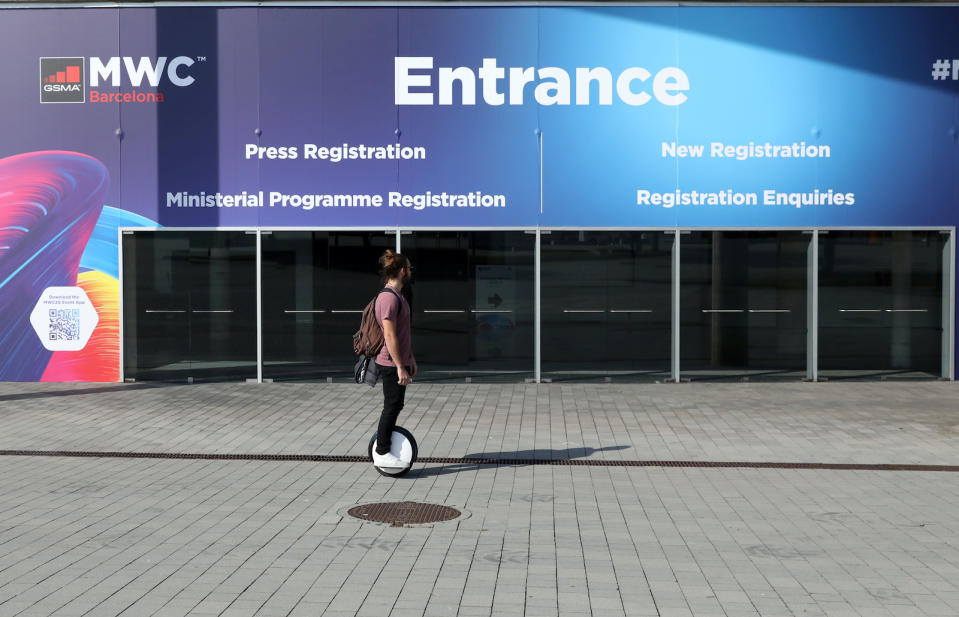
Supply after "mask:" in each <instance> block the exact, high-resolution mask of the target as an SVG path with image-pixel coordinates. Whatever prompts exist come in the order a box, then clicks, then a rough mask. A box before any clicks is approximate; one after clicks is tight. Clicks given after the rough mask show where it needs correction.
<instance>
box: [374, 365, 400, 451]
mask: <svg viewBox="0 0 959 617" xmlns="http://www.w3.org/2000/svg"><path fill="white" fill-rule="evenodd" d="M377 366H378V367H379V369H380V379H381V380H383V413H381V414H380V425H379V427H378V428H377V430H376V453H377V454H386V453H387V452H389V451H390V441H391V437H392V435H393V429H394V428H395V427H396V418H398V417H399V415H400V411H402V410H403V403H404V402H405V400H406V386H401V385H400V376H399V374H398V373H397V371H396V367H395V366H383V365H382V364H377Z"/></svg>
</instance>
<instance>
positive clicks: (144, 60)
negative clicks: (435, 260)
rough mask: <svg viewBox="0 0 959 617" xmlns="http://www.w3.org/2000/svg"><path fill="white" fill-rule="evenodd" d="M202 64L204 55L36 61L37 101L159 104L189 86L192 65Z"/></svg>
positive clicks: (191, 83) (93, 57)
mask: <svg viewBox="0 0 959 617" xmlns="http://www.w3.org/2000/svg"><path fill="white" fill-rule="evenodd" d="M205 62H206V56H196V57H191V56H176V57H175V58H168V57H167V56H158V57H149V56H141V57H138V58H137V57H132V56H114V57H112V58H106V59H104V58H98V57H96V56H91V57H90V58H84V57H79V58H51V57H47V58H40V102H41V103H87V102H89V103H162V102H164V100H165V99H166V97H167V95H169V94H170V93H171V92H175V91H177V90H179V89H181V88H186V87H188V86H191V85H193V83H194V82H195V81H196V79H195V78H194V77H193V75H192V71H193V68H192V67H193V65H194V64H197V63H201V64H202V63H205ZM121 88H123V89H122V90H121Z"/></svg>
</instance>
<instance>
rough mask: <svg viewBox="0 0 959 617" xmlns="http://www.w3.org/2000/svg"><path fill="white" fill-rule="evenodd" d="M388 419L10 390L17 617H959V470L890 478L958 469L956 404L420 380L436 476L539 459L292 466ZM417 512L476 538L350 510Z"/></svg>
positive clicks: (417, 402) (262, 391)
mask: <svg viewBox="0 0 959 617" xmlns="http://www.w3.org/2000/svg"><path fill="white" fill-rule="evenodd" d="M381 400H382V399H381V394H380V390H379V388H377V389H376V390H371V389H369V388H366V387H364V386H356V385H345V384H262V385H257V384H239V383H236V384H194V385H151V384H36V383H29V384H15V383H0V450H2V451H4V452H3V454H2V455H0V495H2V499H0V616H3V617H14V616H46V615H63V616H80V615H90V616H114V615H125V616H131V617H140V616H154V615H155V616H158V617H159V616H178V615H198V616H200V615H202V616H213V615H222V616H224V617H230V616H236V617H241V616H253V615H263V616H290V617H297V616H305V617H314V616H320V615H327V616H330V617H334V616H335V617H339V616H353V615H358V616H362V617H367V616H368V617H380V616H383V617H385V616H387V615H392V616H395V617H406V616H410V617H413V616H416V617H434V616H435V617H451V616H455V615H462V616H464V617H474V616H496V617H499V616H513V615H515V616H520V615H526V616H530V617H537V616H543V617H555V616H558V615H560V616H570V617H585V616H587V615H590V616H596V617H616V616H622V615H628V616H642V617H652V616H664V617H665V616H677V617H679V616H683V617H687V616H691V615H695V616H703V617H706V616H715V617H718V616H728V617H740V616H743V617H745V616H756V615H761V616H763V617H767V616H768V617H775V616H795V617H800V616H802V617H813V616H823V615H825V616H836V617H840V616H841V617H846V616H853V615H862V616H868V617H873V616H876V617H890V616H894V617H911V616H943V617H945V616H952V617H954V616H956V615H959V516H957V512H959V473H956V472H955V471H948V470H947V471H919V470H915V469H911V470H908V469H907V470H904V471H892V470H887V469H883V468H881V467H871V466H878V465H888V464H895V465H906V466H909V465H942V466H957V469H959V386H957V385H956V384H954V383H948V382H902V383H891V382H885V383H879V382H874V383H866V382H842V383H840V382H830V383H818V384H814V383H792V384H783V383H779V384H759V383H736V384H732V383H729V384H721V383H720V384H717V383H714V384H697V383H693V384H668V385H667V384H650V385H624V384H615V383H612V384H596V385H571V384H563V385H560V384H548V385H531V384H530V385H523V384H517V385H513V384H509V385H503V384H496V385H480V384H463V385H438V384H413V386H411V388H410V390H409V392H408V396H407V407H406V409H405V410H404V413H403V415H402V416H401V418H400V423H401V424H402V425H403V426H406V427H407V428H409V429H410V430H412V431H413V433H414V434H415V435H416V437H417V440H418V441H419V446H420V456H421V457H430V458H452V459H463V458H467V459H468V458H483V459H488V458H499V459H504V461H516V460H520V459H522V460H525V461H535V462H526V463H523V464H515V463H503V464H477V463H471V462H469V461H462V460H460V461H458V462H454V463H428V464H422V463H418V464H416V465H415V466H414V469H413V470H412V471H411V472H410V473H409V475H407V476H405V477H403V478H395V479H394V478H386V477H383V476H380V475H379V474H377V473H376V472H375V471H374V469H373V468H372V467H371V466H370V465H369V464H367V463H359V462H337V461H311V460H304V459H303V458H299V459H297V458H295V457H293V460H281V457H282V455H323V456H329V457H336V456H341V457H342V456H362V455H365V453H366V449H367V443H368V441H369V437H370V435H371V433H372V430H373V427H374V425H375V423H376V419H377V417H378V412H379V405H380V404H381ZM24 451H30V452H34V453H35V455H31V456H24V455H21V454H22V453H23V452H24ZM70 452H86V453H103V454H105V455H104V456H88V457H74V456H69V455H68V454H69V453H70ZM18 453H20V454H18ZM117 453H130V454H135V455H137V456H143V455H148V454H154V453H169V454H179V455H181V458H175V459H174V458H142V457H140V458H138V457H132V458H127V457H123V456H119V455H118V454H117ZM212 454H216V455H224V458H222V459H215V460H210V459H204V458H201V457H200V456H199V455H212ZM190 455H198V456H196V457H193V456H190ZM225 455H237V458H236V459H235V460H229V459H228V458H226V457H225ZM241 455H242V456H241ZM252 455H264V456H263V457H262V458H261V459H259V460H256V459H253V458H252ZM555 461H568V462H570V463H573V464H565V465H556V464H546V463H549V462H555ZM597 461H611V462H614V461H615V462H623V463H626V464H624V465H610V466H598V465H586V464H581V463H584V462H585V463H588V462H597ZM637 461H659V462H664V464H660V465H649V464H646V465H635V464H630V462H637ZM665 462H674V463H686V465H684V466H671V465H666V464H665ZM721 462H741V463H744V465H741V466H734V467H711V466H709V463H721ZM541 463H542V464H541ZM746 463H786V465H783V466H781V467H778V468H775V467H771V466H764V467H750V466H748V465H746ZM801 463H826V464H853V465H858V466H860V468H859V469H850V470H842V469H828V468H826V469H803V468H798V465H790V464H801ZM403 501H415V502H423V503H432V504H439V505H446V506H452V507H455V508H457V509H460V510H463V516H462V517H460V518H457V519H454V520H452V521H448V522H443V523H435V524H431V525H410V526H401V527H395V526H390V525H388V524H377V523H371V522H366V521H362V520H359V519H356V518H353V517H351V516H349V515H348V514H347V512H346V511H347V510H348V509H349V508H350V507H351V506H354V505H356V504H369V503H376V502H403Z"/></svg>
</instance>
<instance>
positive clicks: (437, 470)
mask: <svg viewBox="0 0 959 617" xmlns="http://www.w3.org/2000/svg"><path fill="white" fill-rule="evenodd" d="M630 447H631V446H606V447H604V448H590V447H588V446H586V447H582V448H564V449H562V450H516V451H513V452H482V453H474V454H467V455H466V456H464V457H463V459H464V460H465V459H471V458H475V459H480V460H483V461H484V462H483V463H469V462H463V463H452V464H445V465H433V464H429V463H427V464H428V465H430V466H429V467H417V466H414V468H413V469H411V470H410V472H409V473H408V474H407V475H405V476H402V477H403V478H408V479H411V480H413V479H416V478H426V477H429V476H442V475H446V474H449V473H459V472H462V471H474V470H477V469H480V468H482V467H490V466H492V465H490V463H488V462H485V461H488V460H490V459H493V460H500V461H503V462H502V464H501V465H500V466H501V467H528V466H529V465H532V464H534V463H532V462H530V461H569V460H573V459H580V458H589V457H591V456H592V455H593V454H595V453H597V452H613V451H617V450H626V449H627V448H630Z"/></svg>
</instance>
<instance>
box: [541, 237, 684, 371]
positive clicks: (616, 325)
mask: <svg viewBox="0 0 959 617" xmlns="http://www.w3.org/2000/svg"><path fill="white" fill-rule="evenodd" d="M674 239H675V234H673V233H672V232H669V233H666V232H662V231H550V232H544V233H543V235H542V239H541V241H540V245H541V250H542V256H541V260H540V263H541V264H542V276H541V294H540V298H541V301H542V309H541V313H540V314H541V315H542V330H541V332H542V339H541V340H542V343H541V348H542V354H543V355H542V358H543V359H542V370H543V378H544V379H550V380H553V381H557V380H588V379H601V380H611V379H616V380H617V381H619V380H638V381H656V380H665V379H668V378H669V371H670V368H669V362H670V350H671V347H670V332H671V330H672V328H671V324H672V312H671V292H670V290H671V286H672V250H673V242H674Z"/></svg>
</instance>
